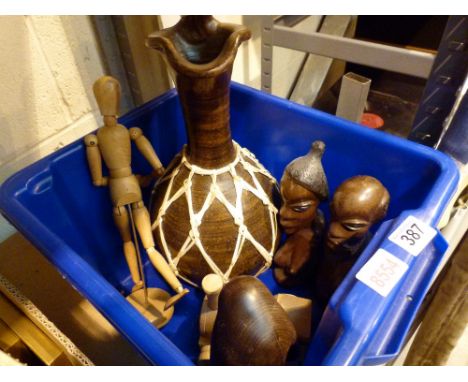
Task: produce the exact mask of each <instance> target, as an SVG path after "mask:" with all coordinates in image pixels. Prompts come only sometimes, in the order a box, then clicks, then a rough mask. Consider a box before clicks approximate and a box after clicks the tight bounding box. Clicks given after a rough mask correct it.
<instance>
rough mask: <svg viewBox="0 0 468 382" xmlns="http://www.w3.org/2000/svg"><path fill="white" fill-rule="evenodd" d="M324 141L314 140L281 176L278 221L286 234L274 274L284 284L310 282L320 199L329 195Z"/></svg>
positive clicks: (319, 223) (320, 223)
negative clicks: (304, 152)
mask: <svg viewBox="0 0 468 382" xmlns="http://www.w3.org/2000/svg"><path fill="white" fill-rule="evenodd" d="M324 150H325V144H324V143H323V142H322V141H316V142H314V143H313V144H312V147H311V149H310V151H309V153H308V154H307V155H304V156H302V157H299V158H296V159H295V160H293V161H292V162H291V163H289V164H288V166H287V167H286V169H285V171H284V174H283V177H282V179H281V197H282V199H283V204H282V206H281V210H280V224H281V227H282V228H283V229H284V231H285V233H286V234H287V235H288V237H287V239H286V242H285V243H284V245H283V246H282V247H281V248H280V249H279V250H278V251H277V252H276V254H275V257H274V264H275V269H274V275H275V278H276V281H277V282H278V283H280V284H281V285H283V286H296V285H297V284H300V283H301V282H303V281H304V282H310V275H311V272H312V261H311V260H312V254H313V252H314V251H315V250H316V249H317V248H318V247H319V243H320V241H321V237H322V233H323V230H324V219H323V214H322V212H321V211H320V210H318V209H317V208H318V205H319V204H320V202H322V201H323V200H325V199H327V198H328V185H327V178H326V176H325V173H324V171H323V167H322V162H321V159H322V156H323V153H324Z"/></svg>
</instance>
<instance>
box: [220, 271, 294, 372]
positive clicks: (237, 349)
mask: <svg viewBox="0 0 468 382" xmlns="http://www.w3.org/2000/svg"><path fill="white" fill-rule="evenodd" d="M296 339H297V335H296V331H295V329H294V325H293V324H292V322H291V320H290V319H289V317H288V315H287V314H286V312H285V311H284V309H283V308H282V307H281V305H279V303H278V302H277V301H276V299H275V298H274V297H273V295H272V294H271V293H270V291H269V290H268V289H267V287H266V286H265V285H264V284H263V283H262V282H261V281H260V280H258V279H257V278H255V277H252V276H238V277H235V278H233V279H232V280H231V281H230V282H229V283H227V284H226V285H225V286H224V288H223V290H222V291H221V294H220V296H219V300H218V315H217V317H216V322H215V325H214V329H213V334H212V337H211V363H212V364H213V365H223V366H265V365H268V366H275V365H277V366H279V365H284V364H285V363H286V359H287V356H288V352H289V349H290V348H291V346H292V345H293V344H294V343H295V342H296Z"/></svg>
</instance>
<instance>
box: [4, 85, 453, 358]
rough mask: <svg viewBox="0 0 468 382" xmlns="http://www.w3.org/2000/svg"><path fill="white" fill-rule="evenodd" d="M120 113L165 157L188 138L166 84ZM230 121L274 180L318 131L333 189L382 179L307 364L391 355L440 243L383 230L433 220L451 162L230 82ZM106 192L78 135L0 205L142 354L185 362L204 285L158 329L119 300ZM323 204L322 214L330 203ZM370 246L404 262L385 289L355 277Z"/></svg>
mask: <svg viewBox="0 0 468 382" xmlns="http://www.w3.org/2000/svg"><path fill="white" fill-rule="evenodd" d="M120 121H121V123H122V124H124V125H126V126H127V127H132V126H139V127H141V128H142V129H143V130H144V133H145V134H146V136H147V137H148V138H149V139H150V141H151V142H152V143H153V145H154V147H155V149H156V151H157V152H158V154H159V156H160V158H161V161H162V162H163V163H164V164H165V165H167V164H168V163H169V161H170V160H171V159H172V158H173V156H174V155H175V154H176V153H177V152H178V151H179V150H180V149H181V147H182V145H183V144H184V143H185V142H186V134H185V129H184V122H183V116H182V112H181V108H180V104H179V101H178V97H177V93H176V91H175V90H172V91H169V92H168V93H166V94H164V95H163V96H161V97H159V98H157V99H155V100H153V101H151V102H149V103H147V104H145V105H143V106H141V107H139V108H138V109H136V110H134V111H132V112H131V113H129V114H127V115H125V116H123V117H122V118H121V119H120ZM231 128H232V134H233V138H234V139H235V140H236V141H237V142H238V143H240V145H241V146H244V147H247V148H248V149H249V150H250V151H252V152H253V153H255V154H256V156H257V157H258V158H259V160H260V161H261V162H262V163H263V165H264V166H265V167H266V168H267V169H269V170H270V171H271V173H272V174H273V175H274V176H275V177H276V178H277V179H280V178H281V175H282V172H283V169H284V167H285V166H286V164H287V163H289V162H290V161H291V160H292V159H293V158H295V157H297V156H300V155H304V154H305V153H306V152H307V151H308V149H309V147H310V144H311V142H312V141H314V140H316V139H320V140H323V141H324V142H325V143H326V150H325V155H324V157H323V165H324V168H325V172H326V174H327V177H328V181H329V187H330V193H331V194H333V192H334V190H335V189H336V187H337V186H338V185H339V184H340V183H341V182H342V181H343V180H345V179H347V178H349V177H351V176H354V175H371V176H374V177H376V178H378V179H379V180H380V181H381V182H382V183H383V184H384V185H385V186H386V187H387V188H388V190H389V192H390V194H391V202H390V207H389V211H388V215H387V218H386V220H385V222H383V223H382V224H381V225H380V226H379V227H375V235H374V238H373V239H372V241H371V242H370V244H369V245H368V247H367V248H366V250H365V252H364V253H363V254H362V255H361V257H360V258H359V260H358V261H357V263H356V264H355V266H354V267H353V268H352V270H351V271H350V273H349V274H348V275H347V277H346V279H345V280H344V281H343V283H342V284H341V286H340V287H339V289H338V290H337V291H336V292H335V294H334V295H333V297H332V299H331V301H330V303H329V305H328V307H327V308H326V310H325V313H324V315H323V317H322V320H321V321H320V324H319V325H318V328H317V330H316V332H315V336H314V338H313V339H312V341H311V344H310V346H309V349H308V353H307V357H306V360H305V364H312V365H321V364H324V365H362V364H382V363H385V362H387V361H389V360H391V359H392V358H394V357H395V356H396V355H397V354H398V352H399V351H400V349H401V347H402V343H403V341H404V338H405V336H406V334H407V333H408V330H409V327H410V325H411V323H412V321H413V319H414V317H415V314H416V312H417V310H418V308H419V306H420V305H421V302H422V300H423V298H424V296H425V294H426V293H427V290H428V288H429V285H430V283H431V279H432V276H433V274H434V272H435V270H436V268H437V266H438V264H439V262H440V260H441V257H442V255H443V253H444V251H445V249H446V246H447V245H446V243H445V241H444V240H443V238H442V237H441V235H440V234H437V236H436V237H435V238H434V239H433V240H432V242H431V243H430V244H429V245H428V246H427V247H426V248H425V249H424V250H423V252H422V253H421V254H420V255H419V256H417V257H414V256H412V255H410V254H409V253H407V252H405V251H404V250H403V249H401V248H400V247H398V246H397V245H395V244H394V243H392V242H391V241H390V240H389V239H388V236H389V234H390V233H391V232H393V231H394V229H395V228H396V227H397V226H398V225H399V224H400V223H401V222H402V221H403V220H404V219H405V218H406V217H407V216H409V215H413V216H415V217H417V218H419V219H420V220H422V221H424V222H425V223H427V224H429V225H430V226H432V227H435V226H436V224H437V222H438V220H439V218H440V216H441V214H442V212H443V210H444V208H445V206H446V204H447V203H448V201H449V200H450V197H451V196H452V194H453V192H454V190H455V187H456V184H457V181H458V171H457V169H456V166H455V164H454V163H453V161H452V160H451V159H450V158H448V157H447V156H445V155H444V154H442V153H440V152H438V151H435V150H432V149H430V148H427V147H425V146H422V145H418V144H416V143H413V142H409V141H406V140H403V139H400V138H396V137H393V136H391V135H388V134H386V133H382V132H378V131H377V132H376V131H373V130H371V129H367V128H364V127H362V126H358V125H357V124H354V123H351V122H348V121H345V120H342V119H339V118H336V117H334V116H331V115H328V114H325V113H322V112H319V111H316V110H314V109H311V108H307V107H303V106H299V105H296V104H294V103H291V102H288V101H285V100H282V99H279V98H276V97H273V96H270V95H267V94H264V93H262V92H259V91H257V90H253V89H250V88H248V87H245V86H242V85H238V84H233V85H232V87H231ZM133 153H134V158H133V163H132V167H133V169H134V171H135V173H143V174H145V173H149V172H150V170H151V169H150V168H149V166H148V165H147V164H146V162H144V160H143V159H142V157H141V156H140V154H139V153H138V152H137V150H133ZM108 192H109V191H108V189H107V188H97V187H94V186H93V185H92V182H91V178H90V174H89V170H88V167H87V161H86V154H85V148H84V145H83V142H82V140H79V141H77V142H75V143H73V144H71V145H69V146H67V147H65V148H63V149H61V150H59V151H57V152H55V153H53V154H52V155H49V156H48V157H46V158H44V159H42V160H40V161H39V162H37V163H35V164H33V165H31V166H29V167H27V168H25V169H24V170H22V171H20V172H19V173H17V174H16V175H14V176H12V177H11V178H10V179H8V180H7V181H6V182H5V183H4V184H3V185H2V187H1V190H0V210H1V212H2V213H3V214H4V215H5V216H6V218H7V219H8V220H9V221H10V222H11V223H12V224H13V225H14V226H15V227H16V228H17V229H18V230H19V231H20V232H22V233H23V234H24V235H25V236H26V237H27V238H28V239H29V240H30V241H31V242H32V243H33V244H34V245H35V246H37V247H38V248H39V250H40V251H41V252H42V253H43V254H44V256H46V257H47V259H49V261H50V262H51V263H53V264H54V265H55V267H56V268H57V269H58V270H59V272H60V273H61V274H62V275H63V276H64V277H65V278H66V279H67V280H68V281H69V282H70V283H71V284H72V285H73V286H74V287H75V288H76V289H77V290H78V291H79V292H80V293H81V294H82V295H83V296H85V297H86V298H87V299H89V301H90V302H91V303H92V304H93V305H94V306H95V307H96V308H97V309H98V310H99V311H100V312H101V313H102V314H103V315H104V316H105V317H106V318H107V319H108V320H109V321H110V322H111V323H112V324H113V325H114V326H115V327H116V328H117V329H118V330H119V331H120V332H121V333H122V334H123V335H124V336H125V337H126V338H127V339H128V340H129V341H130V342H131V343H132V344H133V345H134V346H135V347H136V348H137V349H138V350H139V351H140V352H141V353H142V354H143V355H144V356H145V357H146V358H147V359H148V360H149V361H150V362H151V363H154V364H161V365H191V364H193V362H194V361H196V359H197V356H198V351H199V349H198V315H199V311H200V308H201V300H202V298H203V294H202V292H201V291H199V290H195V289H193V288H191V293H190V294H189V295H187V296H186V297H185V298H184V299H182V300H181V301H180V302H179V303H178V304H177V305H176V309H175V314H174V317H173V319H172V320H171V321H170V323H169V324H168V325H167V326H165V327H164V328H163V329H162V330H160V331H159V330H157V329H156V328H154V327H153V326H152V325H151V324H150V323H149V322H147V321H146V320H145V319H144V318H143V316H142V315H141V314H140V313H138V312H137V311H136V310H135V309H134V308H133V307H132V306H131V305H130V304H129V303H128V302H127V301H126V300H125V298H124V297H123V295H125V294H127V293H129V291H130V289H131V285H132V283H131V279H130V275H129V271H128V268H127V265H126V263H125V259H124V256H123V253H122V249H121V248H122V247H121V240H120V236H119V234H118V231H117V229H116V228H115V226H114V223H113V219H112V206H111V202H110V198H109V194H108ZM148 193H149V191H146V195H145V200H146V201H148V196H149V195H148ZM321 208H322V210H323V211H324V212H325V215H326V217H328V214H329V212H328V207H327V205H326V204H324V205H322V206H321ZM379 248H383V249H386V250H387V251H388V252H390V253H392V254H393V255H395V256H396V257H398V258H399V259H401V260H402V261H404V262H405V263H407V264H408V266H409V269H408V271H407V272H406V273H405V275H404V276H403V278H402V279H401V280H400V282H399V283H398V285H397V286H396V287H395V288H394V289H393V290H392V292H391V293H390V294H389V295H388V296H387V297H382V296H380V295H379V294H377V293H376V292H374V290H372V289H370V288H369V287H367V286H366V285H365V284H363V283H362V282H360V281H358V280H357V279H356V278H355V274H356V273H357V272H358V271H359V269H360V268H361V267H362V266H363V264H365V263H366V262H367V260H368V259H369V258H370V257H371V256H372V255H373V254H374V253H375V252H376V251H377V249H379ZM144 263H145V274H146V277H147V280H148V283H149V286H157V287H163V288H165V289H166V290H168V291H171V289H170V288H169V287H168V286H167V285H166V284H165V282H164V281H163V280H162V279H161V278H160V277H159V275H158V274H157V273H156V271H155V270H154V269H153V267H152V266H151V264H150V263H149V261H148V259H147V258H146V257H144ZM261 279H262V281H264V282H265V283H266V285H267V286H268V287H269V288H270V289H271V290H272V292H274V293H277V292H278V291H282V289H281V288H279V287H278V285H276V283H275V282H274V280H273V277H272V274H271V270H270V271H268V272H266V273H265V274H263V275H262V276H261ZM295 293H298V294H302V295H304V293H305V292H304V291H295Z"/></svg>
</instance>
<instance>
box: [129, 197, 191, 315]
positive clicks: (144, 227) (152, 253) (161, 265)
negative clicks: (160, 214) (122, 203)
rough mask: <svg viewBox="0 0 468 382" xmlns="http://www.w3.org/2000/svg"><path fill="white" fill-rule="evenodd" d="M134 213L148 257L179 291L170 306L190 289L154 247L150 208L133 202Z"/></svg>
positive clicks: (141, 203) (175, 289) (172, 286)
mask: <svg viewBox="0 0 468 382" xmlns="http://www.w3.org/2000/svg"><path fill="white" fill-rule="evenodd" d="M132 213H133V220H134V221H135V225H136V228H137V230H138V234H139V235H140V239H141V242H142V243H143V247H145V249H146V252H147V253H148V257H149V258H150V261H151V263H152V264H153V266H154V267H155V268H156V269H157V271H158V272H159V273H160V274H161V276H162V277H163V278H164V280H166V281H167V283H168V284H169V285H170V286H171V288H172V289H174V291H176V292H177V296H174V300H173V301H171V302H172V304H171V305H169V306H167V307H170V306H172V305H173V304H174V303H175V302H176V301H178V300H179V299H180V298H181V297H182V296H183V295H185V294H186V293H188V289H184V287H183V286H182V284H181V283H180V281H179V279H178V278H177V277H176V275H175V274H174V272H173V271H172V269H171V268H170V267H169V264H167V262H166V260H165V259H164V257H163V256H162V255H161V254H160V253H159V252H158V251H157V250H156V249H155V248H154V240H153V233H152V231H151V221H150V217H149V213H148V210H147V209H146V207H145V206H144V205H143V202H138V203H133V204H132ZM176 297H178V298H176Z"/></svg>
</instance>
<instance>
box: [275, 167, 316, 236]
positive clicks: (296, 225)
mask: <svg viewBox="0 0 468 382" xmlns="http://www.w3.org/2000/svg"><path fill="white" fill-rule="evenodd" d="M281 197H282V198H283V205H282V207H281V209H280V224H281V226H282V227H283V228H284V230H285V232H286V234H287V235H291V234H293V233H295V232H297V231H299V230H300V229H302V228H310V225H311V223H312V221H313V220H314V219H315V214H316V212H317V207H318V205H319V203H320V201H319V199H318V198H317V197H316V196H315V194H314V193H313V192H312V191H309V190H308V189H306V188H305V187H303V186H301V185H300V184H298V183H296V182H294V180H293V179H292V178H291V177H290V176H289V175H288V174H285V175H284V176H283V178H282V179H281Z"/></svg>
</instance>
